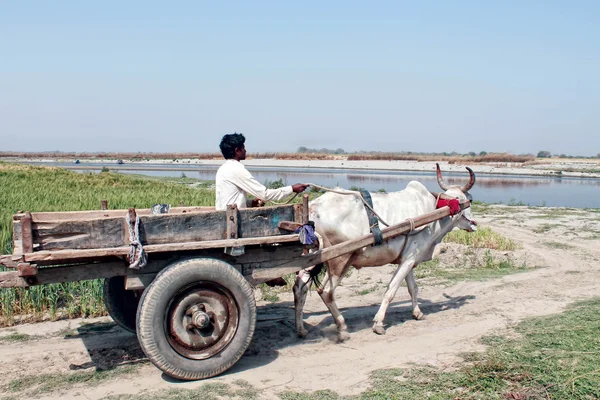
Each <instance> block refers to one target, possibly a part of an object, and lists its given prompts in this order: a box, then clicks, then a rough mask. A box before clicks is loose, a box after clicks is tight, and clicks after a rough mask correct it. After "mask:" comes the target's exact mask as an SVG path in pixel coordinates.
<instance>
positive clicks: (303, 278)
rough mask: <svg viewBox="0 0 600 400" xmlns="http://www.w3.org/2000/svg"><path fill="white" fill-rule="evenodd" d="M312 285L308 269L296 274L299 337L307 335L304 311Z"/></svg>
mask: <svg viewBox="0 0 600 400" xmlns="http://www.w3.org/2000/svg"><path fill="white" fill-rule="evenodd" d="M309 287H310V273H309V271H308V270H304V269H303V270H302V271H300V272H299V273H298V275H297V276H296V282H295V283H294V288H293V292H294V308H295V310H296V333H297V334H298V336H299V337H301V338H303V337H306V335H307V334H308V331H307V330H306V328H305V327H304V321H303V315H302V314H303V311H304V304H305V303H306V296H307V294H308V289H309Z"/></svg>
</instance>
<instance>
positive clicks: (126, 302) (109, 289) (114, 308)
mask: <svg viewBox="0 0 600 400" xmlns="http://www.w3.org/2000/svg"><path fill="white" fill-rule="evenodd" d="M103 293H104V307H106V311H108V315H110V317H111V318H112V319H113V320H114V321H115V322H116V323H117V325H119V326H120V327H121V328H123V329H125V330H126V331H129V332H133V333H135V327H136V318H137V309H138V304H139V302H140V296H139V294H137V293H135V292H134V291H133V290H125V277H123V276H113V277H111V278H106V279H105V280H104V289H103Z"/></svg>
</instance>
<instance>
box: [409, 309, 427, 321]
mask: <svg viewBox="0 0 600 400" xmlns="http://www.w3.org/2000/svg"><path fill="white" fill-rule="evenodd" d="M412 317H413V319H416V320H417V321H422V320H424V319H425V314H423V313H422V312H421V311H419V312H418V313H416V314H413V315H412Z"/></svg>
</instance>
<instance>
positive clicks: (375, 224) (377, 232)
mask: <svg viewBox="0 0 600 400" xmlns="http://www.w3.org/2000/svg"><path fill="white" fill-rule="evenodd" d="M360 194H361V196H362V197H363V199H364V200H365V203H366V204H368V205H369V207H366V206H365V211H366V212H367V217H369V229H370V231H371V233H372V234H373V238H374V243H373V246H379V245H380V244H381V243H383V233H382V232H381V228H379V218H377V216H376V215H375V213H374V212H373V211H372V210H373V200H372V199H371V194H370V193H369V192H368V191H366V190H361V191H360Z"/></svg>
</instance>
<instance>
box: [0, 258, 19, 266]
mask: <svg viewBox="0 0 600 400" xmlns="http://www.w3.org/2000/svg"><path fill="white" fill-rule="evenodd" d="M20 261H21V256H15V255H3V256H0V264H2V265H4V266H5V267H6V268H17V265H18V264H19V262H20Z"/></svg>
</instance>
